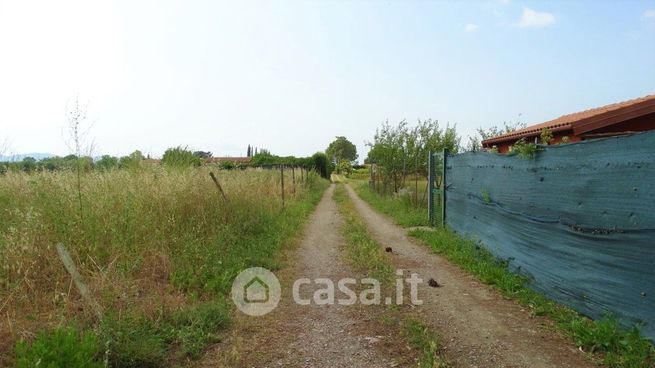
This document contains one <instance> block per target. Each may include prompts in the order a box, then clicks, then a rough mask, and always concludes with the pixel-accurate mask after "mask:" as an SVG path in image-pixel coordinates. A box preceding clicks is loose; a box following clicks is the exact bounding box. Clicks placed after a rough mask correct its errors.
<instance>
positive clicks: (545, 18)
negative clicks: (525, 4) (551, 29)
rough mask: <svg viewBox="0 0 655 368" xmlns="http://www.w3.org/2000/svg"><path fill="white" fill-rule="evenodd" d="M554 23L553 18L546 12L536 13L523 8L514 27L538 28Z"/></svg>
mask: <svg viewBox="0 0 655 368" xmlns="http://www.w3.org/2000/svg"><path fill="white" fill-rule="evenodd" d="M554 22H555V16H554V15H553V14H552V13H548V12H538V11H534V10H532V9H530V8H523V14H521V19H520V20H519V22H518V23H516V25H517V26H518V27H519V28H528V27H532V28H540V27H546V26H548V25H550V24H552V23H554Z"/></svg>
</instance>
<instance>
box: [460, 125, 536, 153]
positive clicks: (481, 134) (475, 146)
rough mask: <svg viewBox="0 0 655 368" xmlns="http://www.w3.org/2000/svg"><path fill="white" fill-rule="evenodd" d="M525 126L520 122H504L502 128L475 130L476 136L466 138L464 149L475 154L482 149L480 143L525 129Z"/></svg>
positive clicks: (495, 126) (494, 126) (492, 127)
mask: <svg viewBox="0 0 655 368" xmlns="http://www.w3.org/2000/svg"><path fill="white" fill-rule="evenodd" d="M525 127H526V124H525V123H522V122H520V121H516V122H513V123H512V122H504V123H503V126H498V125H492V126H490V127H487V128H478V129H476V134H475V135H473V136H469V137H468V144H467V146H466V147H465V150H466V151H467V152H476V151H479V150H480V149H481V148H482V141H483V140H486V139H489V138H493V137H497V136H499V135H503V134H507V133H510V132H513V131H515V130H517V129H522V128H525Z"/></svg>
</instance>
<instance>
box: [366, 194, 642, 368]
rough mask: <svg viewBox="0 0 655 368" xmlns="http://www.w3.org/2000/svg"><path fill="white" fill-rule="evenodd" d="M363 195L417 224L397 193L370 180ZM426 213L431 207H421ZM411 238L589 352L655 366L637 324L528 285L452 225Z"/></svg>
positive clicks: (635, 366) (633, 367) (630, 366)
mask: <svg viewBox="0 0 655 368" xmlns="http://www.w3.org/2000/svg"><path fill="white" fill-rule="evenodd" d="M354 187H355V189H356V190H357V192H358V194H359V195H360V196H361V197H362V199H364V200H365V201H367V202H368V203H369V204H370V205H371V206H372V207H374V208H375V209H377V210H379V211H381V212H383V213H385V214H387V215H389V216H390V217H392V218H393V219H394V220H395V221H396V222H397V223H398V224H400V225H403V226H412V225H413V224H412V222H411V221H408V219H411V218H413V217H414V216H416V215H417V214H416V213H415V211H414V209H413V208H412V207H408V206H406V205H405V204H404V202H403V200H402V199H401V198H398V197H393V196H385V195H379V194H377V193H375V192H373V191H372V190H367V188H368V187H367V185H366V183H356V184H355V185H354ZM421 212H422V216H423V217H424V218H426V217H427V210H426V209H423V210H421ZM409 235H410V236H413V237H415V238H417V239H420V240H422V241H423V242H424V243H425V244H426V245H428V246H429V247H430V248H431V249H432V250H433V251H434V252H435V253H438V254H440V255H443V256H444V257H446V258H447V259H448V260H450V261H451V262H453V263H454V264H457V265H458V266H460V267H461V268H463V269H464V270H466V271H468V272H470V273H472V274H474V275H475V276H477V277H478V278H479V279H480V280H481V281H482V282H484V283H486V284H489V285H493V286H494V287H496V288H497V289H499V291H500V292H501V293H502V294H503V295H504V296H505V297H507V298H510V299H514V300H516V301H517V302H519V303H520V304H521V305H523V306H525V307H527V308H529V309H530V310H531V311H532V313H533V315H535V316H545V317H548V318H550V319H551V320H553V321H554V322H555V324H556V326H557V327H558V328H559V329H560V330H562V331H563V332H564V333H566V334H567V335H569V336H570V337H571V338H572V339H573V340H574V341H575V344H576V345H577V346H578V347H580V348H581V349H583V350H584V351H586V352H592V353H596V354H597V357H598V358H599V359H600V360H601V361H602V362H603V363H604V364H606V365H607V366H609V367H617V368H619V367H624V368H647V367H653V366H654V365H655V348H654V347H653V345H652V343H651V342H650V341H648V340H646V339H644V338H643V337H642V336H641V335H640V333H639V330H638V329H637V328H633V329H632V330H625V329H623V328H621V327H620V326H619V324H618V322H617V321H616V319H613V318H611V317H608V318H604V319H601V320H596V321H594V320H591V319H589V318H587V317H585V316H583V315H581V314H579V313H578V312H576V311H574V310H572V309H570V308H568V307H565V306H562V305H560V304H558V303H556V302H554V301H552V300H550V299H548V298H546V297H544V296H543V295H541V294H539V293H537V292H535V291H533V290H532V289H530V288H529V280H528V279H527V278H526V277H524V276H522V275H519V274H516V273H513V272H511V271H510V270H509V269H508V267H507V266H508V264H507V262H506V261H504V260H501V259H498V258H496V257H495V256H494V255H493V254H492V253H491V252H489V251H488V250H486V249H485V248H484V246H482V245H480V244H477V243H476V242H474V241H472V240H469V239H464V238H462V237H460V236H459V235H457V234H455V233H453V232H452V231H450V230H448V229H443V228H436V229H434V230H432V231H430V230H422V229H414V230H411V231H410V232H409Z"/></svg>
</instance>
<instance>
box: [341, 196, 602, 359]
mask: <svg viewBox="0 0 655 368" xmlns="http://www.w3.org/2000/svg"><path fill="white" fill-rule="evenodd" d="M345 187H346V190H347V192H348V194H349V195H350V198H351V199H352V201H353V203H354V204H355V208H356V209H357V211H358V212H359V213H360V215H361V216H362V217H363V218H364V219H365V221H366V223H367V224H368V226H369V231H370V232H371V235H372V236H373V237H374V238H375V239H376V240H377V241H378V242H379V243H381V244H382V246H384V247H392V249H393V257H392V261H393V263H394V266H395V267H396V268H399V269H400V268H402V269H405V270H408V271H410V272H416V273H418V274H419V276H420V277H421V278H423V279H424V281H426V280H429V279H430V278H434V279H435V280H437V281H438V282H439V283H440V284H442V285H443V286H442V287H439V288H431V287H428V286H427V285H426V283H425V282H424V283H423V284H421V285H420V287H419V297H420V299H422V300H423V305H421V306H417V307H416V308H415V313H416V314H417V316H419V318H420V319H422V320H423V321H424V322H425V323H427V324H428V325H429V326H431V327H432V328H433V329H434V330H435V331H436V332H437V333H438V334H439V336H440V337H441V343H442V345H443V348H444V349H445V352H446V355H447V356H448V358H449V360H450V361H451V363H452V364H454V365H456V366H460V367H543V368H550V367H594V366H595V365H594V364H593V363H592V362H591V361H590V359H589V358H588V357H586V356H585V354H584V353H582V352H580V351H579V350H578V349H577V348H576V347H575V346H574V345H573V343H572V342H571V341H570V339H568V338H567V337H565V336H563V335H561V334H560V333H558V332H555V331H554V326H552V322H551V321H550V320H548V319H546V318H541V317H532V316H531V315H530V313H529V311H526V310H524V309H522V308H521V306H519V305H518V304H517V303H515V302H514V301H511V300H507V299H505V298H503V296H502V295H501V294H500V293H499V292H498V291H497V290H494V289H493V288H491V287H489V286H487V285H484V284H481V283H480V282H479V281H478V280H477V279H475V277H474V276H472V275H470V274H468V273H466V272H465V271H462V270H460V269H459V268H457V267H456V266H454V265H452V264H450V263H449V262H448V261H447V260H445V259H444V258H442V257H440V256H438V255H436V254H434V253H432V252H431V251H430V250H429V249H428V248H427V247H425V246H421V245H418V244H417V243H415V242H414V241H412V240H411V239H410V238H409V237H408V236H407V235H406V230H405V229H403V228H401V227H399V226H397V225H396V224H395V223H393V222H392V221H391V220H390V219H388V218H386V217H385V216H384V215H382V214H380V213H378V212H376V211H375V210H373V209H372V208H371V207H370V206H369V205H368V204H367V203H366V202H364V201H363V200H362V199H361V198H359V196H358V195H357V194H356V193H355V191H354V190H353V189H352V188H351V187H350V186H349V185H345Z"/></svg>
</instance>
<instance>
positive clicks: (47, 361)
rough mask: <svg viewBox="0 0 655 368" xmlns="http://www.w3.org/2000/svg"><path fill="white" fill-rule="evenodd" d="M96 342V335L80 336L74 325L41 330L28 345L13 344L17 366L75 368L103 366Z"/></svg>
mask: <svg viewBox="0 0 655 368" xmlns="http://www.w3.org/2000/svg"><path fill="white" fill-rule="evenodd" d="M97 356H98V341H97V339H96V337H95V335H93V334H91V333H86V334H84V335H82V336H79V335H78V333H77V331H76V330H75V329H73V328H59V329H56V330H54V331H50V332H48V331H41V332H39V334H38V335H37V338H36V340H35V341H34V342H33V343H32V344H31V345H30V344H28V343H27V342H25V341H19V342H18V344H17V346H16V365H17V367H19V368H23V367H25V368H27V367H30V368H32V367H47V368H58V367H62V368H64V367H66V368H75V367H85V368H86V367H102V366H103V364H102V363H101V362H99V361H98V360H97Z"/></svg>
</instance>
